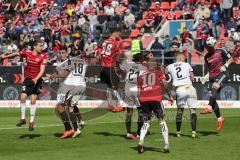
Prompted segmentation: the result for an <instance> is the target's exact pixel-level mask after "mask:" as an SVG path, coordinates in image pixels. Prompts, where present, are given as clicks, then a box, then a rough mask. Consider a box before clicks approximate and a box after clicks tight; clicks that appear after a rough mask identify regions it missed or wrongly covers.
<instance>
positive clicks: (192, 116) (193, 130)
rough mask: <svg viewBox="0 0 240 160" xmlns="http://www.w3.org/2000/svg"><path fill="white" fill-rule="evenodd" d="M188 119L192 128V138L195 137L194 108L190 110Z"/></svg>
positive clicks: (195, 116)
mask: <svg viewBox="0 0 240 160" xmlns="http://www.w3.org/2000/svg"><path fill="white" fill-rule="evenodd" d="M190 118H191V127H192V138H196V137H197V131H196V130H197V113H196V109H195V108H190Z"/></svg>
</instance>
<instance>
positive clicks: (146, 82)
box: [137, 59, 173, 153]
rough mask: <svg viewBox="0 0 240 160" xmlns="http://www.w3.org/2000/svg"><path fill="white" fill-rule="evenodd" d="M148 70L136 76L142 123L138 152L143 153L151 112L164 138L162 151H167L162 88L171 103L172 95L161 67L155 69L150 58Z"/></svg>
mask: <svg viewBox="0 0 240 160" xmlns="http://www.w3.org/2000/svg"><path fill="white" fill-rule="evenodd" d="M147 68H148V71H146V72H145V73H144V74H143V75H141V76H140V77H139V78H138V82H137V85H138V92H139V100H140V104H141V108H142V114H143V121H144V124H143V126H142V128H141V132H140V139H139V144H138V148H137V149H138V152H139V153H143V151H144V149H143V146H144V138H145V136H146V134H147V131H148V129H149V127H150V121H151V116H152V113H154V114H155V116H156V117H157V119H158V122H159V125H160V128H161V131H162V136H163V139H164V152H165V153H168V152H169V142H168V127H167V124H166V122H165V120H164V107H163V104H162V99H163V94H164V90H167V92H168V95H169V100H170V101H171V104H173V97H172V95H171V89H170V87H169V85H168V83H167V81H166V80H165V79H166V78H165V76H164V74H163V72H162V70H161V69H157V63H156V62H155V60H153V59H151V60H149V61H148V62H147Z"/></svg>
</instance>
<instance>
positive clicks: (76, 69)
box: [56, 57, 88, 86]
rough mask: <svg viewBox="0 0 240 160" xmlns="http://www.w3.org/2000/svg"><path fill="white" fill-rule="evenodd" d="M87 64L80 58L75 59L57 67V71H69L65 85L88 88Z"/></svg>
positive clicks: (64, 81)
mask: <svg viewBox="0 0 240 160" xmlns="http://www.w3.org/2000/svg"><path fill="white" fill-rule="evenodd" d="M87 66H88V64H87V62H86V61H85V60H83V59H81V58H80V57H73V58H71V59H68V60H66V61H64V62H61V63H59V64H58V66H57V68H56V69H57V71H59V72H61V70H67V71H69V72H70V73H69V75H68V76H67V77H66V78H65V79H64V80H63V83H64V84H65V85H75V86H86V81H85V75H86V72H87Z"/></svg>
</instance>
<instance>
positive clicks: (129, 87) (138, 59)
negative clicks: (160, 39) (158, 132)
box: [120, 53, 147, 140]
mask: <svg viewBox="0 0 240 160" xmlns="http://www.w3.org/2000/svg"><path fill="white" fill-rule="evenodd" d="M127 57H128V58H127V59H126V60H125V61H123V63H122V64H121V65H120V69H121V70H122V71H124V72H125V75H126V76H125V88H124V101H125V103H126V104H127V114H126V119H125V125H126V129H127V138H129V139H133V140H136V139H137V138H136V136H135V135H133V134H132V132H131V123H132V115H133V109H134V108H137V109H138V130H137V135H138V136H139V135H140V130H141V127H142V124H143V120H142V118H141V110H140V103H139V100H138V88H137V78H138V77H139V76H140V75H142V74H143V73H144V72H145V71H146V70H147V69H146V67H145V66H143V65H142V62H143V61H144V56H143V54H141V53H138V54H135V55H134V56H133V57H132V56H128V55H127Z"/></svg>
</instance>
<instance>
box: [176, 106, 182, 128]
mask: <svg viewBox="0 0 240 160" xmlns="http://www.w3.org/2000/svg"><path fill="white" fill-rule="evenodd" d="M183 110H184V109H183V108H179V109H178V111H177V115H176V129H177V132H180V131H181V125H182V115H183Z"/></svg>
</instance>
